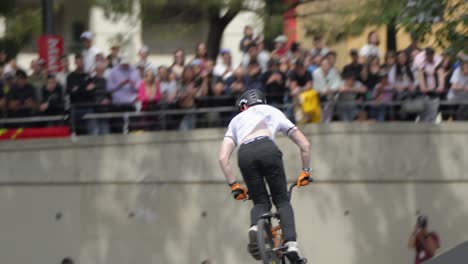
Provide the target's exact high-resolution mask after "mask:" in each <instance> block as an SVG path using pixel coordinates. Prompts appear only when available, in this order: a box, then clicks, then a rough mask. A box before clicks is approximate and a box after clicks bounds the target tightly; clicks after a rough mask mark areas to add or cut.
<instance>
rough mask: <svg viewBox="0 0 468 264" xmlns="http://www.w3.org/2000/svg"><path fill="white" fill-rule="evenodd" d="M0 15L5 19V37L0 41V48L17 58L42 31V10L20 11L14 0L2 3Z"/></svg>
mask: <svg viewBox="0 0 468 264" xmlns="http://www.w3.org/2000/svg"><path fill="white" fill-rule="evenodd" d="M0 14H1V15H2V16H4V17H5V22H6V30H5V36H4V37H3V38H2V39H0V46H1V47H2V49H5V50H6V51H7V54H8V56H9V57H10V58H12V57H15V56H16V54H17V53H18V51H19V49H20V48H21V47H22V46H24V45H25V44H26V43H27V42H28V41H29V40H30V39H31V36H34V35H37V34H39V32H40V30H41V12H40V9H19V8H17V7H16V1H14V0H2V1H0Z"/></svg>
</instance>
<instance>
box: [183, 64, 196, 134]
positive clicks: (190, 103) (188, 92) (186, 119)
mask: <svg viewBox="0 0 468 264" xmlns="http://www.w3.org/2000/svg"><path fill="white" fill-rule="evenodd" d="M195 79H196V75H195V72H194V69H193V66H187V67H185V69H184V72H183V73H182V78H181V81H180V85H179V88H178V92H179V93H178V106H179V108H181V109H185V110H190V109H192V108H194V107H195V98H196V97H197V93H198V87H196V85H195ZM195 124H196V115H194V114H190V113H189V114H185V115H183V116H182V117H181V120H180V122H179V130H182V131H186V130H192V129H194V128H195Z"/></svg>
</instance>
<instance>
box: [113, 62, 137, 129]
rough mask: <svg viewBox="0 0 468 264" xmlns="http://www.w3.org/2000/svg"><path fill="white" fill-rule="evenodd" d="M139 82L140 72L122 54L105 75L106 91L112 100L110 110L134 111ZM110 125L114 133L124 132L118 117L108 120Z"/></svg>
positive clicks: (122, 124)
mask: <svg viewBox="0 0 468 264" xmlns="http://www.w3.org/2000/svg"><path fill="white" fill-rule="evenodd" d="M139 83H140V73H139V72H138V70H137V69H136V68H135V67H133V66H132V65H131V64H130V60H129V58H128V57H127V56H122V57H121V62H120V64H119V65H118V66H117V67H114V68H113V69H112V70H111V71H110V72H109V76H108V77H107V92H108V93H109V94H110V97H111V101H112V103H111V105H110V107H109V108H110V110H111V111H113V112H133V111H135V110H136V104H137V96H138V84H139ZM110 126H111V131H112V132H114V133H121V132H126V131H124V123H123V122H122V119H120V118H119V119H112V120H110ZM128 129H131V128H128Z"/></svg>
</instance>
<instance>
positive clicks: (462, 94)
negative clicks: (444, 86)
mask: <svg viewBox="0 0 468 264" xmlns="http://www.w3.org/2000/svg"><path fill="white" fill-rule="evenodd" d="M450 84H451V87H450V91H449V93H448V95H447V99H448V100H449V101H452V102H457V101H466V100H468V56H466V55H465V57H464V58H463V59H462V64H461V65H460V66H459V67H458V68H457V69H455V71H454V72H453V74H452V77H451V78H450ZM467 113H468V107H467V106H466V105H462V106H459V107H458V109H457V110H456V113H455V119H456V120H468V114H467Z"/></svg>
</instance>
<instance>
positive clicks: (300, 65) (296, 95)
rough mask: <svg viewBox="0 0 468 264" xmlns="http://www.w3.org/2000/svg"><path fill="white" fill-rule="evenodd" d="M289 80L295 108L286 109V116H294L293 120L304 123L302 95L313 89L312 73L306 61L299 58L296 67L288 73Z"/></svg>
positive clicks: (290, 94) (291, 97)
mask: <svg viewBox="0 0 468 264" xmlns="http://www.w3.org/2000/svg"><path fill="white" fill-rule="evenodd" d="M288 80H289V87H288V88H289V96H290V100H288V101H289V102H292V103H293V108H288V109H287V110H286V112H287V114H286V116H293V119H292V120H295V121H296V122H299V123H304V122H303V120H304V119H305V116H304V113H303V112H302V104H301V100H300V95H301V93H302V92H305V91H307V90H309V89H312V75H311V74H310V73H309V72H308V71H307V69H306V67H305V65H304V61H303V60H297V61H296V63H295V64H294V68H293V69H292V71H291V72H290V73H289V75H288Z"/></svg>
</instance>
